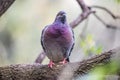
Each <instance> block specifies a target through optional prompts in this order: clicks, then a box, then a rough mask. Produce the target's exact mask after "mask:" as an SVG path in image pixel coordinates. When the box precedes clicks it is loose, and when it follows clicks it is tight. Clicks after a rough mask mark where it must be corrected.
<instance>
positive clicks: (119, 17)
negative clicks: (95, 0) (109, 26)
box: [89, 5, 120, 19]
mask: <svg viewBox="0 0 120 80" xmlns="http://www.w3.org/2000/svg"><path fill="white" fill-rule="evenodd" d="M89 8H98V9H101V10H104V11H106V12H107V13H108V14H110V15H111V17H112V18H113V19H120V16H116V15H114V14H113V13H112V12H111V11H110V10H109V9H107V8H105V7H102V6H97V5H94V6H90V7H89Z"/></svg>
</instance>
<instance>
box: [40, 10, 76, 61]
mask: <svg viewBox="0 0 120 80" xmlns="http://www.w3.org/2000/svg"><path fill="white" fill-rule="evenodd" d="M41 44H42V47H43V49H44V51H45V53H46V55H47V57H48V58H49V59H50V61H52V62H54V63H58V62H60V61H63V60H64V59H66V60H67V61H68V62H69V56H70V53H71V51H72V49H73V47H74V34H73V31H72V28H71V27H70V26H69V25H68V24H67V20H66V13H65V12H63V11H60V12H59V13H58V14H57V16H56V18H55V21H54V22H53V24H51V25H48V26H46V27H45V28H44V29H43V31H42V35H41Z"/></svg>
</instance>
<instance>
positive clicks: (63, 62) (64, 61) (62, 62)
mask: <svg viewBox="0 0 120 80" xmlns="http://www.w3.org/2000/svg"><path fill="white" fill-rule="evenodd" d="M67 62H68V61H66V58H64V60H63V61H61V62H60V63H61V64H65V63H67Z"/></svg>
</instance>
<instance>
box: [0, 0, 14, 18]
mask: <svg viewBox="0 0 120 80" xmlns="http://www.w3.org/2000/svg"><path fill="white" fill-rule="evenodd" d="M14 1H15V0H0V16H2V15H3V14H4V13H5V11H7V9H8V8H9V7H10V6H11V5H12V4H13V2H14Z"/></svg>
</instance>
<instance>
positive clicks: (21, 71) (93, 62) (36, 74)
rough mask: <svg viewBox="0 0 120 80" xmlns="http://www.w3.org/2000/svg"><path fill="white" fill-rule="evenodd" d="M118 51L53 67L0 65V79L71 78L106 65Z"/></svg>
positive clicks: (63, 79) (69, 79)
mask: <svg viewBox="0 0 120 80" xmlns="http://www.w3.org/2000/svg"><path fill="white" fill-rule="evenodd" d="M118 53H120V47H119V48H116V49H113V50H110V51H108V52H104V53H102V54H100V55H97V56H94V57H92V58H90V59H86V60H83V61H81V62H74V63H67V64H65V65H56V66H53V68H49V67H48V66H47V65H40V64H37V63H35V64H18V65H10V66H6V67H0V80H73V78H76V77H77V76H82V75H84V74H87V73H89V72H90V71H91V70H92V69H93V68H95V67H97V66H103V65H106V64H107V63H109V62H110V61H111V60H112V59H113V58H114V55H116V54H118Z"/></svg>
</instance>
